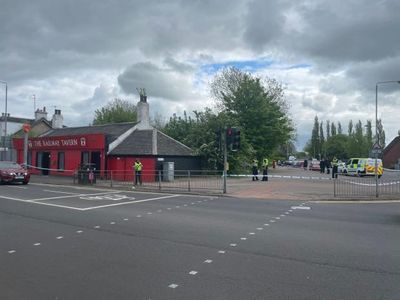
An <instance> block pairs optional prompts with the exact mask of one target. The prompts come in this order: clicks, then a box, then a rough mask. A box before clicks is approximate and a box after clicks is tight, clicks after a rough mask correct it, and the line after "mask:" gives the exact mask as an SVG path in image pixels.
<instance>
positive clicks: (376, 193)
mask: <svg viewBox="0 0 400 300" xmlns="http://www.w3.org/2000/svg"><path fill="white" fill-rule="evenodd" d="M388 83H399V84H400V80H388V81H379V82H377V83H376V85H375V139H376V143H378V144H379V139H378V85H380V84H388ZM375 196H376V197H378V155H377V154H375Z"/></svg>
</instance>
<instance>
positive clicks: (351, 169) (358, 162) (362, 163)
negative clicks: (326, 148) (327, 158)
mask: <svg viewBox="0 0 400 300" xmlns="http://www.w3.org/2000/svg"><path fill="white" fill-rule="evenodd" d="M377 165H378V170H377V173H378V177H381V176H382V174H383V165H382V160H381V159H379V158H378V159H377ZM343 173H344V174H348V175H353V176H366V175H372V176H374V175H375V158H350V159H349V160H348V161H347V163H346V167H345V168H344V169H343Z"/></svg>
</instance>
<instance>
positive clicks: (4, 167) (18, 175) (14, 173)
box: [0, 161, 31, 184]
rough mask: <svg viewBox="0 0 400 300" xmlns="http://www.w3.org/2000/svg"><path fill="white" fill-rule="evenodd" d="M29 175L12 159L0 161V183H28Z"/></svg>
mask: <svg viewBox="0 0 400 300" xmlns="http://www.w3.org/2000/svg"><path fill="white" fill-rule="evenodd" d="M30 176H31V175H30V174H29V172H28V171H27V170H25V169H24V168H23V167H22V166H21V165H19V164H17V163H15V162H12V161H0V184H2V183H10V182H22V184H28V182H29V178H30Z"/></svg>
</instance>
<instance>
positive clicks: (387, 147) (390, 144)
mask: <svg viewBox="0 0 400 300" xmlns="http://www.w3.org/2000/svg"><path fill="white" fill-rule="evenodd" d="M397 143H400V135H399V136H396V137H395V138H394V139H393V140H392V141H391V142H390V143H389V145H387V146H386V147H385V149H383V153H384V154H385V153H388V152H389V151H390V150H391V149H392V148H393V147H394V146H395V145H396V144H397Z"/></svg>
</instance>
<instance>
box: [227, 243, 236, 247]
mask: <svg viewBox="0 0 400 300" xmlns="http://www.w3.org/2000/svg"><path fill="white" fill-rule="evenodd" d="M229 246H231V247H236V246H237V244H229Z"/></svg>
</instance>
